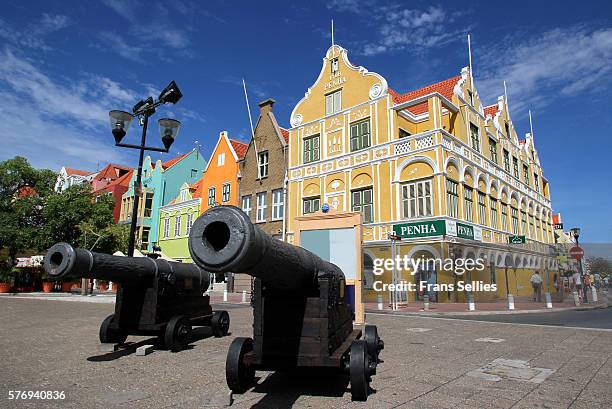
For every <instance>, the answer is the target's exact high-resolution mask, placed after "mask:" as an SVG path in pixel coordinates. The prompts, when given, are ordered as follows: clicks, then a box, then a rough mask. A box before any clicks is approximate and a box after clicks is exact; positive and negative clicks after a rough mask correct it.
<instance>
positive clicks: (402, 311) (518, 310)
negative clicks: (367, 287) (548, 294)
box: [365, 293, 608, 317]
mask: <svg viewBox="0 0 612 409" xmlns="http://www.w3.org/2000/svg"><path fill="white" fill-rule="evenodd" d="M542 298H544V297H542ZM552 305H553V307H552V308H546V303H545V302H541V303H537V302H534V301H532V300H531V299H530V298H522V297H521V298H519V297H515V298H514V310H509V309H508V300H505V299H503V300H495V301H486V302H485V301H483V302H476V303H475V307H476V309H475V311H469V309H468V304H467V303H433V302H432V303H429V310H428V311H425V307H424V304H423V302H422V301H418V302H410V303H408V304H402V305H400V306H399V309H398V310H396V311H393V310H392V309H391V306H390V305H389V304H388V303H387V302H385V303H384V304H383V309H382V310H379V309H378V304H377V303H375V302H368V303H366V304H365V311H366V312H372V313H374V312H375V313H382V314H399V315H419V316H432V317H436V316H446V315H493V314H528V313H541V312H556V311H570V310H576V311H581V310H592V309H597V308H607V307H608V297H607V295H606V294H604V293H600V294H599V302H597V303H587V304H580V305H578V306H575V305H574V299H573V298H572V297H568V298H566V299H565V300H564V301H563V302H562V303H560V302H554V301H553V303H552Z"/></svg>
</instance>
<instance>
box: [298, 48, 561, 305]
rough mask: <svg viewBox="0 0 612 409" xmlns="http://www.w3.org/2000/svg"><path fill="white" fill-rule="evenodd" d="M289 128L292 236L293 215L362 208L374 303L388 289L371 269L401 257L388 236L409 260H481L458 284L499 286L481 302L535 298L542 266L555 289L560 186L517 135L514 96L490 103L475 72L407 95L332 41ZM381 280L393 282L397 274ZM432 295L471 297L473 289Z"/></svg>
mask: <svg viewBox="0 0 612 409" xmlns="http://www.w3.org/2000/svg"><path fill="white" fill-rule="evenodd" d="M290 121H291V129H290V131H289V132H290V137H289V170H288V178H289V180H288V204H287V205H288V206H287V210H288V212H289V213H288V225H287V240H288V241H289V242H292V241H293V240H294V237H293V234H294V218H295V217H299V216H304V215H308V214H310V213H315V212H320V211H321V207H322V206H323V204H327V205H328V206H329V208H330V212H334V211H338V212H340V211H358V212H361V214H362V221H363V248H364V254H363V259H364V277H363V280H364V282H365V288H366V290H365V292H364V294H365V298H366V300H370V301H371V300H373V299H374V297H375V295H376V294H380V293H376V292H375V291H374V290H373V289H372V283H373V281H374V279H375V277H374V276H373V275H372V267H373V265H374V262H375V260H376V259H380V258H389V257H391V247H392V245H391V241H390V239H389V237H390V233H395V235H396V236H400V237H401V238H402V240H401V241H400V242H396V243H397V254H399V255H400V256H402V257H403V256H404V255H407V256H408V257H409V258H420V257H421V256H423V257H425V258H428V259H452V260H456V259H458V258H471V259H476V258H480V259H483V260H484V261H485V263H486V267H485V268H484V269H482V270H481V271H479V272H474V273H471V274H470V275H469V276H468V275H466V276H465V277H463V278H461V277H459V279H461V280H466V279H469V280H478V281H483V282H484V283H489V284H491V283H494V284H496V285H497V288H498V289H497V291H496V292H475V293H474V295H475V298H476V300H483V299H491V298H503V297H505V296H506V294H507V292H510V293H512V294H514V295H519V296H520V295H527V294H529V293H530V292H531V286H530V284H529V278H530V277H531V274H532V273H533V271H534V270H538V271H540V272H541V274H542V277H543V279H544V283H545V285H548V286H549V288H552V278H553V274H554V271H555V269H556V266H555V263H556V262H555V259H554V255H553V252H552V250H551V249H550V245H551V244H552V243H554V236H553V226H552V211H551V202H550V193H549V192H550V189H549V184H548V181H547V179H546V178H545V177H544V176H543V173H542V168H541V166H540V160H539V157H538V153H537V151H536V149H535V146H534V141H533V137H532V136H531V135H529V134H527V135H526V137H525V138H524V139H520V138H519V136H518V134H517V132H516V130H515V129H514V126H513V123H512V120H511V118H510V113H509V111H508V106H507V103H506V101H505V99H504V97H499V99H498V101H497V102H496V103H495V104H493V105H491V106H485V105H483V103H482V102H481V101H480V98H479V96H478V92H477V91H476V88H475V87H474V84H473V79H472V77H471V73H470V71H469V69H468V68H464V69H462V70H461V72H460V73H458V75H457V76H455V77H453V78H450V79H447V80H445V81H441V82H439V83H436V84H431V85H428V86H426V87H423V88H420V89H417V90H415V91H411V92H407V93H399V92H396V91H394V90H392V89H391V88H389V86H388V84H387V81H386V80H385V78H383V77H382V76H381V75H379V74H376V73H374V72H370V71H368V70H367V69H365V68H363V67H359V66H354V65H353V64H351V62H349V60H348V55H347V51H346V50H345V49H343V48H342V47H340V46H338V45H334V46H332V47H331V48H330V49H329V50H328V51H327V53H326V55H325V57H324V58H323V62H322V68H321V72H320V73H319V76H318V78H317V79H316V81H315V83H314V84H313V85H312V86H311V87H310V88H309V89H308V90H307V92H306V94H305V96H304V98H302V100H300V101H299V102H298V103H297V105H296V106H295V108H294V109H293V112H292V114H291V118H290ZM381 277H382V281H384V282H387V283H389V282H390V281H391V272H390V271H386V272H385V273H384V274H383V275H382V276H381ZM400 278H401V279H402V280H406V281H409V282H417V283H418V282H420V281H428V282H430V283H453V282H456V280H457V279H458V276H457V275H456V274H455V273H454V272H453V271H446V270H444V269H440V268H437V267H436V266H435V264H433V263H431V264H428V263H426V264H425V265H424V266H423V267H422V268H420V269H419V271H417V272H416V274H414V275H411V274H409V273H405V272H404V273H403V274H402V275H401V277H400ZM376 279H377V280H378V279H380V278H376ZM423 295H424V292H408V293H405V294H403V295H401V296H402V297H404V299H405V300H406V301H411V300H414V299H415V298H417V299H418V298H420V297H421V296H423ZM430 297H432V298H437V301H448V300H458V301H461V300H463V299H465V294H464V293H462V292H460V291H455V292H450V291H449V292H438V293H434V294H430Z"/></svg>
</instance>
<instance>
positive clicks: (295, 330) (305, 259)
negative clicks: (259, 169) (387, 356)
mask: <svg viewBox="0 0 612 409" xmlns="http://www.w3.org/2000/svg"><path fill="white" fill-rule="evenodd" d="M189 252H190V253H191V257H192V259H193V261H194V262H195V263H196V264H197V265H198V266H200V267H201V268H203V269H205V270H207V271H211V272H232V273H239V274H249V275H251V276H252V277H254V280H253V293H252V300H251V304H252V306H253V338H244V337H240V338H236V339H234V341H233V342H232V344H231V345H230V348H229V351H228V354H227V359H226V366H225V372H226V381H227V384H228V386H229V388H230V389H231V390H232V391H233V392H235V393H243V392H245V391H246V390H248V389H249V388H250V387H251V386H253V385H254V380H255V371H257V370H267V371H270V370H272V371H275V370H287V369H293V368H307V367H310V368H332V369H333V368H335V369H337V370H338V371H344V373H346V374H348V375H349V380H350V384H351V395H352V398H353V400H367V397H368V395H369V393H370V391H371V389H370V381H371V376H372V375H374V374H375V373H376V367H377V365H378V364H379V362H382V361H380V360H379V353H380V351H381V350H382V349H383V348H384V343H383V341H382V340H381V339H380V337H379V336H378V331H377V329H376V326H373V325H366V326H365V328H364V329H363V331H362V330H361V329H356V328H353V316H352V311H351V307H350V305H349V304H348V302H347V299H346V297H345V292H344V290H345V276H344V273H343V272H342V270H340V268H339V267H337V266H336V265H334V264H332V263H330V262H327V261H324V260H322V259H321V258H320V257H318V256H317V255H315V254H313V253H311V252H309V251H308V250H306V249H303V248H301V247H298V246H294V245H291V244H289V243H285V242H283V241H280V240H277V239H275V238H272V237H271V236H269V235H267V234H266V233H264V232H263V231H262V230H261V229H260V228H259V227H258V226H256V225H253V224H252V223H251V221H250V219H249V217H248V216H247V215H246V214H245V213H244V212H242V210H240V209H239V208H237V207H233V206H217V207H214V208H211V209H209V210H208V211H206V212H205V213H204V214H202V215H201V216H200V217H199V218H198V219H197V220H196V221H195V223H194V224H193V226H192V228H191V232H190V234H189Z"/></svg>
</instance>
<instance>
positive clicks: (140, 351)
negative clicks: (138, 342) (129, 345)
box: [136, 345, 153, 356]
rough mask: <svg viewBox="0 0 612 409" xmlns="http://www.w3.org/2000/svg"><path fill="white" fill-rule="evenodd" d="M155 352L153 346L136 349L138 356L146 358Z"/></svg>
mask: <svg viewBox="0 0 612 409" xmlns="http://www.w3.org/2000/svg"><path fill="white" fill-rule="evenodd" d="M152 352H153V345H142V346H139V347H138V348H136V356H145V355H149V354H150V353H152Z"/></svg>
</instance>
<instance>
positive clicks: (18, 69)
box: [0, 49, 135, 169]
mask: <svg viewBox="0 0 612 409" xmlns="http://www.w3.org/2000/svg"><path fill="white" fill-rule="evenodd" d="M66 81H69V82H67V83H64V82H66ZM134 95H135V93H134V92H133V91H131V90H129V89H126V88H123V87H122V86H121V85H120V84H119V83H117V82H116V81H114V80H112V79H110V78H106V77H102V76H97V75H84V77H83V78H81V79H76V80H66V79H62V80H60V79H55V78H51V77H49V76H47V75H46V74H44V73H43V72H42V71H41V70H40V69H39V68H38V67H36V66H35V65H34V64H33V63H32V62H31V61H29V60H27V59H25V58H22V57H20V56H18V55H17V54H15V53H14V52H13V51H10V50H9V49H5V50H4V51H3V52H0V98H1V99H2V101H3V103H2V104H1V105H0V122H1V123H3V124H4V130H3V136H2V141H3V149H2V159H4V158H8V157H11V156H14V155H17V154H19V155H23V156H27V157H28V158H29V159H31V161H32V163H33V164H34V165H35V166H45V167H51V168H53V169H58V168H59V167H60V166H62V165H64V164H68V165H70V166H74V167H78V166H82V167H86V168H89V169H93V168H95V166H94V165H96V163H97V162H98V161H102V162H111V161H113V162H120V163H127V161H126V156H125V154H124V153H122V152H120V151H119V150H118V149H116V148H114V147H112V137H111V136H110V131H109V130H108V111H109V109H111V108H113V107H115V106H119V107H121V106H123V105H125V104H126V103H130V102H133V101H134V100H135V98H134Z"/></svg>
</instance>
